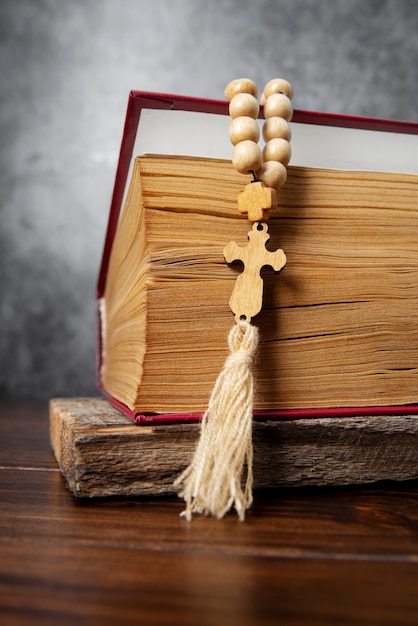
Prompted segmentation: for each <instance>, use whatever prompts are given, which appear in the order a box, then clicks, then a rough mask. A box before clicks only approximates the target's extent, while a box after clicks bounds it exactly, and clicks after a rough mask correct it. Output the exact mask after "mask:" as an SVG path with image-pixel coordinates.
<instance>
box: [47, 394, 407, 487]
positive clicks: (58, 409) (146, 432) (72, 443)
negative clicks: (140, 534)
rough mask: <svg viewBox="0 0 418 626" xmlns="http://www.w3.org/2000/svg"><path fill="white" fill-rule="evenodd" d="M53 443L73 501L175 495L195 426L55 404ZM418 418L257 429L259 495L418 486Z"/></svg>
mask: <svg viewBox="0 0 418 626" xmlns="http://www.w3.org/2000/svg"><path fill="white" fill-rule="evenodd" d="M50 433H51V443H52V447H53V450H54V453H55V456H56V458H57V461H58V464H59V467H60V470H61V472H62V474H63V476H64V477H65V479H66V481H67V484H68V487H69V488H70V490H71V491H72V492H73V493H74V495H76V496H80V497H105V496H137V495H163V494H171V493H175V489H174V487H173V481H174V479H175V477H176V476H177V475H178V474H179V473H180V472H181V471H182V470H183V469H184V468H185V467H186V466H187V464H188V463H189V461H190V458H191V455H192V453H193V450H194V447H195V444H196V441H197V437H198V434H199V425H198V424H175V425H173V424H171V425H152V426H136V425H134V424H132V422H130V421H129V420H128V418H126V417H125V416H124V415H122V414H121V413H119V412H118V411H117V410H116V409H114V408H113V407H111V406H110V405H109V404H108V403H107V402H106V401H104V400H101V399H96V398H72V399H54V400H52V401H51V403H50ZM417 436H418V417H417V416H378V417H355V418H317V419H300V420H282V421H274V422H273V421H270V422H256V423H254V433H253V439H254V487H255V488H256V489H260V488H271V487H283V486H289V487H290V486H292V487H295V486H296V487H299V486H307V485H312V486H321V485H348V484H363V483H372V482H376V481H380V480H395V481H403V480H409V479H413V478H418V445H417V442H418V439H417Z"/></svg>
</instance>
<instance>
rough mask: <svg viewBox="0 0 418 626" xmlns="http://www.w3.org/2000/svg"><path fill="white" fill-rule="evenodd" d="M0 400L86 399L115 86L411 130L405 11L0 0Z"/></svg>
mask: <svg viewBox="0 0 418 626" xmlns="http://www.w3.org/2000/svg"><path fill="white" fill-rule="evenodd" d="M0 32H1V37H0V72H1V73H0V76H1V94H0V98H1V100H0V138H1V141H0V144H1V145H0V151H1V152H0V155H1V156H0V159H1V162H0V176H1V186H0V190H1V191H0V194H1V205H0V298H1V300H0V399H19V398H20V399H47V398H49V397H51V396H61V395H65V396H67V395H86V394H88V395H91V394H95V393H96V389H95V375H94V362H95V286H96V279H97V272H98V268H99V263H100V258H101V252H102V246H103V241H104V234H105V228H106V221H107V215H108V209H109V202H110V196H111V190H112V186H113V179H114V174H115V166H116V161H117V155H118V149H119V144H120V139H121V132H122V127H123V121H124V115H125V107H126V102H127V96H128V92H129V90H130V89H132V88H134V89H141V90H150V91H162V92H171V93H180V94H188V95H193V96H206V97H209V98H222V97H223V89H224V86H225V85H226V84H227V83H228V82H229V81H230V80H231V79H232V78H236V77H240V76H249V77H250V78H252V79H253V80H255V81H256V83H257V84H258V85H259V86H260V87H261V88H262V87H263V85H264V84H265V82H266V81H267V80H269V79H270V78H272V77H276V76H283V77H286V78H287V79H288V80H290V81H291V82H292V83H293V85H294V90H295V98H294V106H295V108H301V109H317V110H321V111H332V112H339V113H345V114H352V115H365V116H373V117H386V118H392V119H406V120H411V121H418V111H417V101H418V2H416V1H415V0H212V1H209V0H152V1H149V0H71V1H70V0H1V2H0Z"/></svg>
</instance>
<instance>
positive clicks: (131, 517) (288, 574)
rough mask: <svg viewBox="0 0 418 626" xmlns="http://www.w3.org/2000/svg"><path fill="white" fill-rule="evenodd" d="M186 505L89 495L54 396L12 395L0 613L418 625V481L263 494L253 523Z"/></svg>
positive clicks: (0, 467)
mask: <svg viewBox="0 0 418 626" xmlns="http://www.w3.org/2000/svg"><path fill="white" fill-rule="evenodd" d="M181 510H182V502H181V501H180V500H179V499H177V498H175V497H172V498H165V499H155V498H154V499H150V498H147V499H135V500H134V499H130V500H110V501H109V500H100V501H80V500H76V499H75V498H74V497H73V496H72V495H71V494H70V493H69V492H68V491H67V489H66V487H65V484H64V481H63V479H62V477H61V475H60V473H59V471H58V469H57V465H56V462H55V459H54V457H53V455H52V452H51V449H50V444H49V436H48V407H47V405H46V404H2V405H0V623H1V624H5V625H7V626H15V625H21V624H22V625H26V624H28V625H31V626H32V625H37V624H39V625H42V626H48V625H49V624H54V625H56V624H59V625H63V624H64V625H65V624H71V625H76V626H82V625H84V624H89V625H95V624H98V625H99V624H100V625H107V624H115V625H117V626H123V625H124V624H144V625H146V626H148V625H153V624H167V625H169V626H171V625H177V624H178V625H182V626H185V625H189V624H190V625H193V626H206V625H209V626H211V625H214V626H221V625H224V624H227V625H228V626H234V625H235V624H239V625H247V624H256V625H257V626H258V625H263V624H278V625H286V624H309V625H310V624H312V625H320V626H327V625H328V624H330V625H331V624H332V625H333V626H334V625H338V624H344V625H347V624H356V625H367V624H379V625H386V624H393V625H396V626H401V625H403V624H414V625H417V624H418V482H417V481H415V482H408V483H398V484H385V485H380V486H371V487H362V488H355V487H353V488H344V489H316V490H313V489H310V490H299V491H298V490H282V491H279V492H276V491H274V492H270V493H258V494H256V497H255V504H254V506H253V508H252V510H251V512H250V513H249V515H248V518H247V521H246V522H244V523H240V522H239V521H238V519H237V518H236V516H235V515H230V516H228V517H227V518H226V519H224V520H221V521H218V520H214V519H208V518H195V519H194V520H193V521H192V522H191V523H188V522H187V521H185V520H184V519H182V518H180V517H179V513H180V512H181Z"/></svg>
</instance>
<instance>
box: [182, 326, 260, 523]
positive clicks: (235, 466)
mask: <svg viewBox="0 0 418 626" xmlns="http://www.w3.org/2000/svg"><path fill="white" fill-rule="evenodd" d="M228 344H229V350H230V354H229V356H228V358H227V359H226V361H225V364H224V367H223V369H222V371H221V373H220V374H219V376H218V379H217V381H216V383H215V386H214V388H213V391H212V394H211V397H210V400H209V404H208V408H207V410H206V412H205V414H204V415H203V418H202V422H201V433H200V440H199V442H198V444H197V448H196V450H195V453H194V456H193V459H192V461H191V463H190V465H189V467H188V468H187V469H186V470H185V471H184V472H183V473H182V474H181V475H180V476H179V477H178V478H177V479H176V481H175V483H174V485H175V486H181V487H182V491H181V492H180V494H179V495H180V496H181V497H183V498H184V500H185V501H186V509H185V510H184V511H183V513H182V516H183V517H186V518H187V519H188V520H189V521H190V520H191V518H192V514H193V513H204V514H206V515H209V514H211V515H214V516H216V517H217V518H218V519H220V518H221V517H223V516H224V515H225V513H227V511H229V509H230V508H231V507H232V505H234V506H235V509H236V511H237V513H238V516H239V519H240V520H241V521H243V520H244V517H245V511H246V510H247V509H248V508H249V507H250V506H251V503H252V500H253V497H252V482H253V474H252V461H253V448H252V418H253V377H252V373H251V361H252V357H253V355H254V353H255V351H256V349H257V345H258V330H257V328H256V327H254V326H252V325H251V324H250V323H248V322H246V321H240V322H239V323H238V324H236V325H235V326H234V327H233V328H232V330H231V331H230V333H229V337H228ZM245 465H246V477H245V485H244V488H243V487H242V484H241V481H242V474H243V470H244V466H245Z"/></svg>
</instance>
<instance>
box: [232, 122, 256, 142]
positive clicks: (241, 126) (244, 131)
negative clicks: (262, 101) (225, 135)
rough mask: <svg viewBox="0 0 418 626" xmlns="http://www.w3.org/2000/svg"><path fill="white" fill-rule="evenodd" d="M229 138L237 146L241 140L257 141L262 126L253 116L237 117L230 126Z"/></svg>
mask: <svg viewBox="0 0 418 626" xmlns="http://www.w3.org/2000/svg"><path fill="white" fill-rule="evenodd" d="M229 138H230V140H231V143H232V144H233V145H234V146H235V145H236V144H237V143H239V142H240V141H246V140H249V141H254V143H257V141H258V140H259V139H260V127H259V125H258V123H257V121H256V120H254V119H253V118H252V117H244V116H242V117H236V118H235V119H234V120H232V122H231V126H230V127H229Z"/></svg>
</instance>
